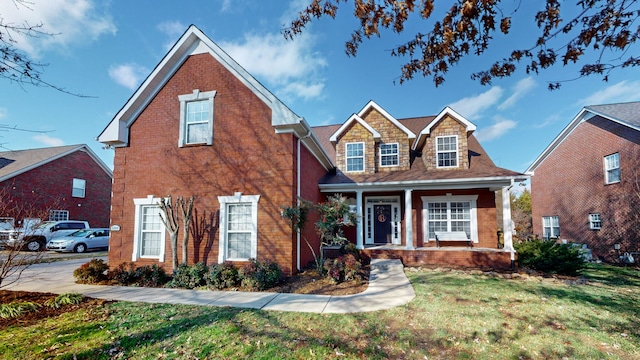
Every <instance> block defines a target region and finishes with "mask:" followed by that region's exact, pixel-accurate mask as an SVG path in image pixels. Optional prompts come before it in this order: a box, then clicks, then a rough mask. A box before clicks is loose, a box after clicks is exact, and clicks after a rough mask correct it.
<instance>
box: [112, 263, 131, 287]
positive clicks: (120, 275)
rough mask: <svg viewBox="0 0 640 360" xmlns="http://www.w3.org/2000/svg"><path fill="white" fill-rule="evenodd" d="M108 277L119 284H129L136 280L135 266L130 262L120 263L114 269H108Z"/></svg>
mask: <svg viewBox="0 0 640 360" xmlns="http://www.w3.org/2000/svg"><path fill="white" fill-rule="evenodd" d="M109 278H110V279H112V280H115V281H116V282H117V283H118V284H119V285H125V286H127V285H131V284H135V283H136V282H137V279H136V266H135V264H134V263H132V262H128V263H121V264H120V265H118V266H117V267H116V268H115V269H113V270H110V271H109Z"/></svg>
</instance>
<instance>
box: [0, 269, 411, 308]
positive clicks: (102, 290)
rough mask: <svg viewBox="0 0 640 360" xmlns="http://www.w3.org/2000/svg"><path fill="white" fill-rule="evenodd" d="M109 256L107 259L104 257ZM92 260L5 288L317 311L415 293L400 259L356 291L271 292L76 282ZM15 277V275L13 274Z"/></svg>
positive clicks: (389, 304) (386, 302) (396, 302)
mask: <svg viewBox="0 0 640 360" xmlns="http://www.w3.org/2000/svg"><path fill="white" fill-rule="evenodd" d="M102 259H103V260H105V261H106V258H102ZM87 261H89V260H88V259H77V260H68V261H61V262H54V263H46V264H37V265H32V266H31V267H29V268H28V269H26V270H25V271H24V272H23V273H22V276H21V277H20V279H19V280H18V282H16V283H14V284H12V285H10V286H8V287H6V288H4V289H3V290H13V291H34V292H50V293H55V294H63V293H68V292H77V293H81V294H83V295H85V296H88V297H92V298H98V299H107V300H121V301H132V302H146V303H166V304H188V305H206V306H232V307H239V308H250V309H261V310H275V311H294V312H311V313H321V314H329V313H357V312H367V311H377V310H385V309H390V308H393V307H396V306H400V305H404V304H407V303H408V302H409V301H411V300H412V299H413V298H414V297H415V293H414V291H413V287H412V286H411V283H410V282H409V280H408V279H407V277H406V276H405V274H404V270H403V266H402V263H401V262H400V260H389V259H384V260H383V259H373V260H372V261H371V273H370V276H369V287H368V288H367V290H365V291H364V292H361V293H359V294H354V295H342V296H332V295H305V294H286V293H269V292H241V291H211V290H183V289H157V288H139V287H129V286H105V285H82V284H76V283H75V279H74V277H73V270H75V269H77V268H78V267H80V265H82V264H84V263H86V262H87ZM8 280H10V279H8Z"/></svg>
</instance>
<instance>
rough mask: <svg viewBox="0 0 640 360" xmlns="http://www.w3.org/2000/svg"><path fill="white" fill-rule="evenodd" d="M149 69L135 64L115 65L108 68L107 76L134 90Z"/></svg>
mask: <svg viewBox="0 0 640 360" xmlns="http://www.w3.org/2000/svg"><path fill="white" fill-rule="evenodd" d="M148 73H149V70H148V69H147V68H145V67H144V66H141V65H137V64H124V65H115V66H111V67H110V68H109V77H111V79H113V80H114V81H115V82H116V83H118V84H120V85H122V86H124V87H126V88H127V89H129V90H135V89H136V88H137V87H138V85H140V82H141V81H142V79H143V78H144V77H145V76H147V74H148Z"/></svg>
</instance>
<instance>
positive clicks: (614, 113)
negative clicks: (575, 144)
mask: <svg viewBox="0 0 640 360" xmlns="http://www.w3.org/2000/svg"><path fill="white" fill-rule="evenodd" d="M594 116H599V117H601V118H603V119H606V120H609V121H613V122H615V123H618V124H620V125H623V126H626V127H628V128H630V129H633V130H636V131H640V101H636V102H628V103H618V104H605V105H592V106H585V107H584V108H582V110H580V112H579V113H578V115H576V116H575V117H574V118H573V120H571V122H570V123H569V124H568V125H567V126H566V127H565V128H564V129H563V130H562V131H561V132H560V134H559V135H558V136H556V138H555V139H553V141H552V142H551V144H549V146H547V148H546V149H544V151H543V152H542V154H540V156H538V158H537V159H535V160H534V161H533V163H531V165H529V167H528V168H527V170H525V173H526V174H533V172H534V171H535V169H536V168H537V167H538V166H540V164H542V162H543V161H544V160H545V159H546V158H547V157H548V156H549V155H550V154H551V153H552V152H553V151H554V150H555V149H556V148H557V147H558V146H559V145H560V144H561V143H562V142H563V141H564V140H565V139H566V138H567V137H568V136H569V135H570V134H571V133H572V132H573V130H575V129H576V128H577V127H578V125H580V124H581V123H583V122H584V121H587V120H589V119H591V118H593V117H594Z"/></svg>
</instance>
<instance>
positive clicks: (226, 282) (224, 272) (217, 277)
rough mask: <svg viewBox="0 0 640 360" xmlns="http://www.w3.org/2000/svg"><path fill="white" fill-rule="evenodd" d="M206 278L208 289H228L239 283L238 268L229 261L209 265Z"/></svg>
mask: <svg viewBox="0 0 640 360" xmlns="http://www.w3.org/2000/svg"><path fill="white" fill-rule="evenodd" d="M206 280H207V285H208V286H209V288H210V289H218V290H220V289H228V288H233V287H236V286H238V285H240V276H239V274H238V268H236V267H235V265H233V264H232V263H230V262H225V263H222V264H213V265H211V268H210V270H209V274H207V278H206Z"/></svg>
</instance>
